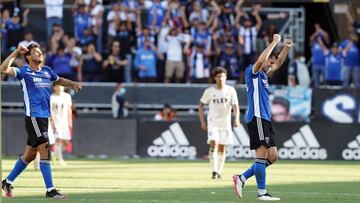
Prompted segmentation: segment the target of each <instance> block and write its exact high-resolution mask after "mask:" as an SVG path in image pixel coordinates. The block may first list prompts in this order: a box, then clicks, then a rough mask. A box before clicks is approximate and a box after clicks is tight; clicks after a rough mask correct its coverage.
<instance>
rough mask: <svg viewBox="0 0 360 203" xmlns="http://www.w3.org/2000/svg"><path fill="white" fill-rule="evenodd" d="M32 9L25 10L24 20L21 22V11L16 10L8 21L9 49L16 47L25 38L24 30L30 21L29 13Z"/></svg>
mask: <svg viewBox="0 0 360 203" xmlns="http://www.w3.org/2000/svg"><path fill="white" fill-rule="evenodd" d="M29 12H30V9H26V10H25V11H24V12H23V22H22V23H20V16H19V15H20V13H18V12H14V15H13V16H12V18H11V20H10V21H7V23H6V25H5V29H6V31H7V42H6V45H7V49H8V50H9V49H16V47H17V45H18V44H19V42H20V41H22V40H23V37H24V30H25V27H26V26H27V23H28V18H27V16H28V14H29Z"/></svg>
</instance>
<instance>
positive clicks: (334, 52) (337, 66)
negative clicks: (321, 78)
mask: <svg viewBox="0 0 360 203" xmlns="http://www.w3.org/2000/svg"><path fill="white" fill-rule="evenodd" d="M319 44H320V46H321V48H322V49H323V52H324V55H325V71H324V72H325V81H326V84H328V85H342V74H341V67H342V64H343V57H342V55H341V53H340V52H339V45H338V44H337V43H336V42H334V43H333V44H332V46H331V51H329V49H328V48H327V47H326V46H325V45H324V44H323V43H322V41H321V40H319Z"/></svg>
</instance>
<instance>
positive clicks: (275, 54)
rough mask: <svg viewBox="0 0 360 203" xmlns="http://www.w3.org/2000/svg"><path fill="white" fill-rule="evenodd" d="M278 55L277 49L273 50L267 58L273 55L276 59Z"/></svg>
mask: <svg viewBox="0 0 360 203" xmlns="http://www.w3.org/2000/svg"><path fill="white" fill-rule="evenodd" d="M278 56H279V53H278V52H277V51H275V50H273V51H272V52H271V53H270V55H269V59H270V58H272V57H275V58H276V59H277V58H278Z"/></svg>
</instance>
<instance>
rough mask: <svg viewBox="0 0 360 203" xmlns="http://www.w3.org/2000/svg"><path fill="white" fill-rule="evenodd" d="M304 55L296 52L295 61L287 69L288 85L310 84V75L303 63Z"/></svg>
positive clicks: (304, 85)
mask: <svg viewBox="0 0 360 203" xmlns="http://www.w3.org/2000/svg"><path fill="white" fill-rule="evenodd" d="M305 62H306V61H305V57H304V55H303V54H302V53H297V54H296V56H295V61H294V62H293V64H292V65H291V66H290V67H289V69H288V84H289V85H290V86H296V85H299V86H302V87H309V86H310V82H311V80H310V75H309V70H308V68H307V66H306V63H305Z"/></svg>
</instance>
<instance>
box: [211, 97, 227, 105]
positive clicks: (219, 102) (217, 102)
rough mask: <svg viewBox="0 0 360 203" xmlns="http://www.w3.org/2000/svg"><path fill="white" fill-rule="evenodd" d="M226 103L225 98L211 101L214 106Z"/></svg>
mask: <svg viewBox="0 0 360 203" xmlns="http://www.w3.org/2000/svg"><path fill="white" fill-rule="evenodd" d="M227 101H228V99H227V98H215V99H213V103H214V104H224V103H225V104H226V103H227Z"/></svg>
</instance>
